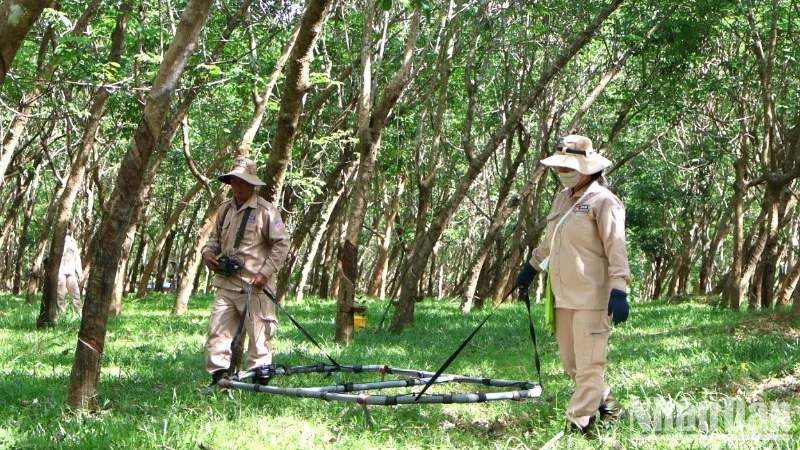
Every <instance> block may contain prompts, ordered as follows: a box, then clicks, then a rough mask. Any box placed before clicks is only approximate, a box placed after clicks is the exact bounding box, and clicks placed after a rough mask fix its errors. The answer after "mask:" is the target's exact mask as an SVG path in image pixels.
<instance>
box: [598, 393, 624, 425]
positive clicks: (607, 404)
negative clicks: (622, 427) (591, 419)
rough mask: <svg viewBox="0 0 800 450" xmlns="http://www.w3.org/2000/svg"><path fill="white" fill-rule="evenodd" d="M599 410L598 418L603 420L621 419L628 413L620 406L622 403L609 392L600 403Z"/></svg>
mask: <svg viewBox="0 0 800 450" xmlns="http://www.w3.org/2000/svg"><path fill="white" fill-rule="evenodd" d="M599 411H600V420H602V421H604V422H616V421H618V420H620V419H623V418H624V417H625V416H626V414H627V413H628V412H627V411H626V410H625V408H623V407H622V404H620V402H618V401H617V399H616V398H615V397H614V394H612V393H610V392H609V394H608V397H606V399H605V401H603V403H602V404H601V405H600V408H599Z"/></svg>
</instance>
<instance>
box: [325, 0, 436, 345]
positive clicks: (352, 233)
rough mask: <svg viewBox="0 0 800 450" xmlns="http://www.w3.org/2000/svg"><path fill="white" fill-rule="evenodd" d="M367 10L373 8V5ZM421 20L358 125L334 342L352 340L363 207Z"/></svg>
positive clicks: (415, 19) (415, 17) (411, 27)
mask: <svg viewBox="0 0 800 450" xmlns="http://www.w3.org/2000/svg"><path fill="white" fill-rule="evenodd" d="M368 8H370V9H371V8H374V5H373V6H369V7H368ZM421 17H422V12H421V9H420V8H419V7H416V8H415V9H414V15H413V17H412V19H411V23H410V25H409V30H408V37H407V39H406V47H405V54H404V56H403V63H402V66H401V67H400V69H399V70H398V72H397V73H396V74H395V76H394V78H392V79H391V80H390V81H389V83H388V84H387V85H386V87H385V88H384V89H383V92H382V93H381V100H380V102H379V103H378V105H377V106H376V108H375V109H374V110H373V111H372V113H371V114H370V115H369V122H368V124H366V125H367V126H366V127H362V126H363V125H364V124H363V123H361V124H360V125H359V130H358V137H359V141H358V146H357V148H358V154H359V155H360V159H359V165H358V174H357V176H356V182H355V186H354V187H353V191H352V193H351V196H350V197H351V199H350V201H351V203H350V208H349V212H348V219H349V220H348V224H347V231H346V233H345V240H344V245H343V246H342V252H341V254H340V259H339V261H340V262H339V266H340V267H341V270H342V271H341V275H342V276H341V281H342V285H341V286H340V289H341V291H340V293H339V296H338V298H337V301H336V337H335V339H336V341H337V342H349V341H350V340H351V339H352V338H353V304H354V303H355V290H356V284H357V282H358V245H359V243H358V239H359V236H360V234H361V228H362V226H363V224H364V218H365V216H366V212H367V210H366V207H367V197H368V196H369V187H370V183H371V181H372V178H373V176H374V172H375V161H376V159H377V156H378V151H379V149H380V144H381V134H382V133H383V128H384V126H385V125H386V120H387V119H388V117H389V114H390V113H391V111H392V109H393V108H394V106H395V105H396V104H397V101H398V100H399V99H400V96H401V95H402V93H403V91H404V90H405V88H406V86H408V83H409V82H411V66H412V60H413V56H414V50H415V48H416V39H417V34H418V32H419V23H420V20H421ZM368 32H371V27H369V28H367V27H366V26H365V34H366V36H365V37H364V42H365V46H366V45H371V41H369V37H370V34H368ZM361 61H362V62H365V63H366V61H369V58H367V57H365V56H364V53H362V58H361ZM365 78H368V77H365ZM366 86H368V84H367V83H366V79H365V81H364V85H363V87H362V89H366ZM364 97H366V98H364ZM362 98H363V100H362V104H361V107H362V108H363V107H364V106H365V103H364V102H365V101H366V100H368V98H369V95H365V94H364V92H363V91H362ZM362 111H363V110H362ZM362 114H363V112H362ZM362 117H363V116H362Z"/></svg>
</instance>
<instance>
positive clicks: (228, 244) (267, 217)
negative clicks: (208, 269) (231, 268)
mask: <svg viewBox="0 0 800 450" xmlns="http://www.w3.org/2000/svg"><path fill="white" fill-rule="evenodd" d="M247 208H252V209H250V210H248V209H247ZM226 210H227V213H226ZM246 211H249V214H248V217H247V219H246V220H247V224H246V225H245V232H244V235H243V237H242V241H241V242H240V243H239V247H238V248H234V247H233V244H234V243H235V242H236V234H237V233H238V231H239V227H240V225H241V222H242V217H243V216H244V214H245V212H246ZM201 253H202V254H205V253H213V254H214V255H216V256H217V257H219V256H222V255H226V256H230V257H234V258H236V260H237V261H239V262H240V263H243V264H244V266H243V267H242V269H240V270H239V271H238V272H237V273H236V274H234V275H231V276H229V277H225V276H222V275H220V274H217V275H216V276H215V278H214V286H216V287H217V288H223V289H231V290H240V289H243V288H245V286H246V285H247V284H250V283H251V282H252V280H253V277H254V276H255V274H256V273H261V274H262V275H264V276H265V277H266V278H267V280H268V282H267V286H268V287H269V288H270V289H271V290H272V292H275V289H276V284H277V276H276V275H277V273H278V271H279V270H280V268H281V266H282V265H283V262H284V261H285V260H286V256H287V254H288V253H289V235H288V233H287V232H286V227H285V225H284V223H283V220H282V219H281V215H280V212H279V211H278V209H277V208H275V206H273V205H272V204H271V203H269V202H267V201H266V200H264V199H263V198H261V197H259V196H258V195H253V196H252V197H251V198H250V200H248V201H247V202H245V204H243V205H242V206H241V208H240V209H239V210H237V209H236V207H235V206H234V204H233V202H232V200H227V201H225V202H223V203H222V205H220V207H219V210H218V211H217V220H216V223H215V224H214V229H213V230H212V232H211V236H210V237H209V239H208V242H206V244H205V245H204V246H203V248H202V250H201Z"/></svg>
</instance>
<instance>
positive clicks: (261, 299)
mask: <svg viewBox="0 0 800 450" xmlns="http://www.w3.org/2000/svg"><path fill="white" fill-rule="evenodd" d="M217 179H218V180H219V181H221V182H223V183H225V184H230V186H231V190H232V191H233V198H232V199H230V200H227V201H225V202H224V203H222V205H221V206H220V207H219V210H218V211H217V219H216V222H215V224H214V229H213V231H212V232H211V236H210V237H209V239H208V242H206V244H205V245H204V246H203V248H202V250H201V253H202V255H203V262H204V263H205V265H206V266H207V267H208V268H209V269H210V270H212V271H214V272H215V273H216V275H215V277H214V286H215V287H216V288H217V293H216V298H215V300H214V304H213V306H212V308H211V322H210V324H209V332H208V340H207V341H206V346H205V350H206V369H207V370H208V372H209V373H210V374H211V387H212V388H214V387H216V386H217V383H218V382H219V381H220V380H221V379H222V378H224V377H226V376H227V375H228V373H227V372H228V370H229V368H230V363H231V356H232V352H231V343H232V342H233V340H234V337H235V335H236V331H237V329H238V328H239V324H240V321H244V329H245V330H246V332H247V336H248V337H249V346H248V350H247V362H246V366H247V369H248V370H250V369H253V368H256V367H260V366H262V365H267V364H271V363H272V338H273V337H274V336H275V332H276V330H277V326H278V319H277V315H276V314H275V304H274V303H273V301H272V300H270V299H269V298H268V297H267V295H265V293H264V291H263V290H264V289H265V288H266V289H270V290H271V292H272V293H274V292H275V288H276V274H277V273H278V271H279V270H280V268H281V266H282V265H283V262H284V260H285V259H286V255H287V254H288V252H289V236H288V235H287V233H286V228H285V226H284V223H283V220H282V219H281V215H280V213H279V212H278V209H277V208H275V206H273V205H272V204H271V203H269V202H267V201H266V200H264V199H263V198H261V197H259V196H258V195H256V191H255V189H256V186H264V185H265V184H264V182H263V181H261V180H260V179H259V178H258V176H257V174H256V164H255V163H254V162H253V161H251V160H250V159H248V158H237V159H236V160H235V161H234V162H233V168H232V169H231V171H230V172H228V173H226V174H224V175H221V176H220V177H218V178H217ZM248 296H249V297H250V304H249V307H248V312H247V314H246V315H244V311H245V305H246V303H247V301H248ZM243 315H244V316H243Z"/></svg>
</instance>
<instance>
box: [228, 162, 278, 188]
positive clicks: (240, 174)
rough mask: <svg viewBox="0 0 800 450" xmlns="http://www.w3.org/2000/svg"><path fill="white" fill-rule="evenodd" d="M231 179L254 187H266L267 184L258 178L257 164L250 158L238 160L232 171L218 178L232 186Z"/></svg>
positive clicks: (234, 163)
mask: <svg viewBox="0 0 800 450" xmlns="http://www.w3.org/2000/svg"><path fill="white" fill-rule="evenodd" d="M231 177H236V178H239V179H240V180H243V181H245V182H247V183H250V184H252V185H253V186H266V183H264V182H263V181H261V179H260V178H258V175H257V171H256V163H254V162H253V160H251V159H249V158H236V159H235V160H234V161H233V167H232V168H231V171H230V172H228V173H226V174H224V175H220V176H218V177H217V179H218V180H219V181H221V182H223V183H225V184H231Z"/></svg>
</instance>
